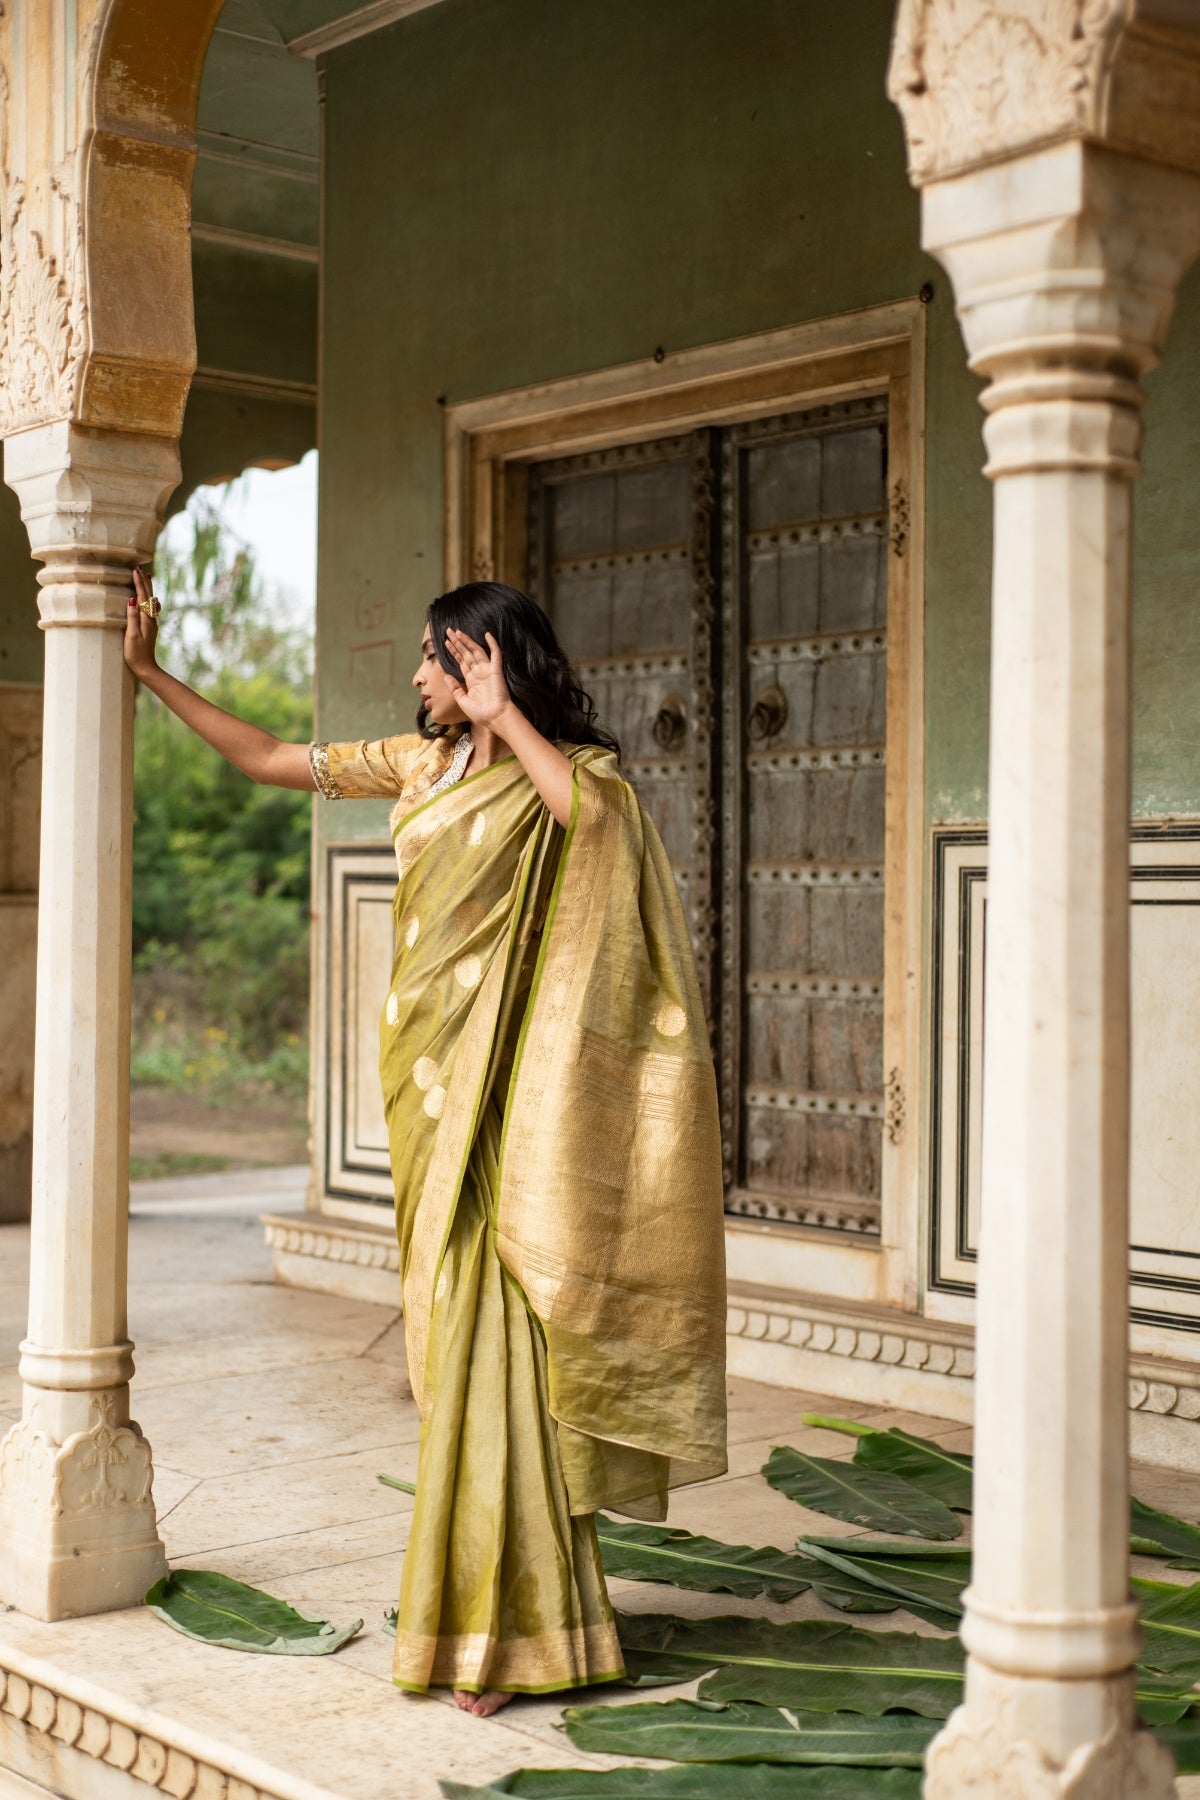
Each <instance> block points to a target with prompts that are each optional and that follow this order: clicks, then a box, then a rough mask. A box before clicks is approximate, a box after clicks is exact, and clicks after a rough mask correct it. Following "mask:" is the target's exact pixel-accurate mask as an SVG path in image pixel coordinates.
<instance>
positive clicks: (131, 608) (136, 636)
mask: <svg viewBox="0 0 1200 1800" xmlns="http://www.w3.org/2000/svg"><path fill="white" fill-rule="evenodd" d="M151 600H154V589H153V587H152V586H151V583H150V577H149V576H148V575H147V574H146V571H145V570H144V569H134V571H133V597H132V598H131V600H130V602H129V605H128V607H127V608H126V616H125V661H126V662H127V663H128V664H129V667H130V668H131V669H132V670H133V672H134V674H135V675H136V676H138V677H139V679H143V680H144V679H145V677H146V675H148V674H149V673H150V671H151V670H152V669H155V668H157V667H158V665H157V663H156V662H155V660H154V645H155V643H156V641H157V638H158V616H157V614H158V602H157V600H154V607H155V611H154V613H145V612H143V611H142V608H141V603H142V601H151Z"/></svg>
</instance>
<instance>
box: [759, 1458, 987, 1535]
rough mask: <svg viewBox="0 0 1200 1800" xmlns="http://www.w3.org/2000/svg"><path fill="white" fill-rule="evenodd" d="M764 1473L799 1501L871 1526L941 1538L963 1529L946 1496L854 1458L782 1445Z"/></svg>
mask: <svg viewBox="0 0 1200 1800" xmlns="http://www.w3.org/2000/svg"><path fill="white" fill-rule="evenodd" d="M762 1472H763V1474H764V1475H765V1476H766V1478H767V1480H768V1482H769V1483H770V1484H771V1486H772V1487H773V1488H775V1489H777V1490H778V1492H779V1493H781V1494H786V1495H787V1496H788V1498H789V1499H790V1500H795V1501H796V1503H797V1504H798V1505H800V1506H806V1507H809V1508H810V1509H811V1510H812V1511H814V1512H823V1513H828V1514H829V1516H830V1517H831V1518H834V1519H845V1520H846V1521H847V1522H848V1523H849V1524H851V1525H864V1526H866V1528H867V1529H868V1530H869V1531H892V1532H899V1533H901V1534H902V1535H904V1536H906V1537H919V1538H934V1539H937V1540H943V1539H947V1538H956V1537H958V1536H959V1534H960V1533H961V1531H962V1526H961V1525H960V1524H959V1522H958V1520H957V1519H956V1518H955V1516H954V1514H953V1513H952V1512H951V1511H950V1509H949V1507H948V1506H944V1505H943V1504H942V1502H941V1501H940V1500H937V1499H935V1498H934V1497H933V1496H932V1495H930V1494H927V1493H923V1492H922V1490H921V1489H920V1488H917V1487H914V1486H913V1484H912V1483H911V1482H909V1481H902V1480H900V1479H899V1478H898V1477H897V1476H895V1475H887V1474H883V1473H881V1472H879V1471H877V1470H874V1469H862V1468H859V1467H857V1466H856V1464H854V1463H852V1462H835V1461H833V1460H831V1459H829V1458H827V1457H823V1456H809V1455H808V1454H807V1452H805V1451H803V1450H796V1449H793V1448H792V1447H791V1445H788V1444H777V1445H776V1447H775V1448H774V1449H773V1450H772V1452H771V1454H770V1456H769V1457H768V1458H767V1461H766V1462H765V1463H764V1465H763V1470H762Z"/></svg>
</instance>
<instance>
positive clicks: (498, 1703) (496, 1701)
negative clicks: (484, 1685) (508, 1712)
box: [469, 1688, 512, 1719]
mask: <svg viewBox="0 0 1200 1800" xmlns="http://www.w3.org/2000/svg"><path fill="white" fill-rule="evenodd" d="M511 1699H512V1695H511V1694H499V1693H497V1692H496V1690H495V1688H489V1689H488V1691H487V1693H486V1694H477V1695H476V1696H475V1704H474V1706H472V1707H471V1708H470V1709H469V1710H470V1711H471V1712H473V1713H474V1714H475V1717H476V1718H477V1719H490V1718H491V1716H492V1714H493V1713H495V1712H499V1711H500V1708H501V1707H502V1706H507V1705H508V1703H509V1701H510V1700H511Z"/></svg>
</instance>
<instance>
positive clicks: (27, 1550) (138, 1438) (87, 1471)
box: [0, 1392, 167, 1620]
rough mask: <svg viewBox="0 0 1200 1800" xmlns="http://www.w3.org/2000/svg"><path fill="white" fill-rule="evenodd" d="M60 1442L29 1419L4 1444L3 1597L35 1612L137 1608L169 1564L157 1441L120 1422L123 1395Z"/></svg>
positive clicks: (94, 1401) (100, 1404) (99, 1398)
mask: <svg viewBox="0 0 1200 1800" xmlns="http://www.w3.org/2000/svg"><path fill="white" fill-rule="evenodd" d="M90 1398H91V1410H92V1413H93V1421H92V1423H91V1424H90V1425H89V1426H88V1428H87V1429H86V1430H83V1431H76V1432H73V1433H72V1434H71V1435H70V1436H69V1437H68V1438H67V1439H66V1440H65V1441H64V1442H63V1443H61V1444H57V1443H56V1442H55V1441H54V1439H53V1438H52V1437H51V1436H50V1435H49V1433H48V1432H46V1431H43V1430H40V1429H39V1428H38V1427H37V1426H36V1425H34V1424H33V1423H32V1422H31V1421H30V1420H29V1419H23V1420H22V1421H21V1422H20V1423H19V1424H17V1425H14V1426H13V1428H12V1430H11V1431H10V1432H9V1433H8V1436H7V1437H6V1438H5V1439H4V1441H3V1442H2V1443H0V1600H3V1601H5V1602H7V1604H8V1605H9V1606H15V1607H16V1608H17V1609H18V1610H19V1611H20V1612H23V1613H27V1614H29V1616H30V1617H31V1618H35V1619H46V1620H54V1619H74V1618H79V1617H81V1616H82V1615H84V1614H86V1613H99V1612H112V1611H115V1610H116V1609H117V1608H119V1607H125V1606H137V1605H138V1604H139V1603H140V1602H141V1600H142V1599H143V1598H144V1596H145V1593H146V1590H147V1588H149V1587H151V1586H152V1585H153V1584H154V1582H156V1581H157V1580H158V1579H159V1577H160V1576H161V1575H165V1574H166V1572H167V1559H166V1553H165V1551H164V1550H163V1546H162V1542H161V1540H160V1538H159V1535H158V1528H157V1524H156V1521H155V1515H154V1500H153V1497H152V1494H151V1480H152V1468H151V1460H150V1446H149V1444H148V1443H147V1442H146V1439H145V1438H144V1437H143V1436H142V1434H141V1431H140V1430H139V1429H138V1427H137V1426H136V1425H135V1424H133V1423H130V1424H119V1423H116V1422H115V1421H116V1418H117V1416H118V1414H119V1410H120V1406H119V1397H118V1395H117V1394H114V1393H104V1392H101V1393H97V1394H95V1395H93V1396H91V1397H90Z"/></svg>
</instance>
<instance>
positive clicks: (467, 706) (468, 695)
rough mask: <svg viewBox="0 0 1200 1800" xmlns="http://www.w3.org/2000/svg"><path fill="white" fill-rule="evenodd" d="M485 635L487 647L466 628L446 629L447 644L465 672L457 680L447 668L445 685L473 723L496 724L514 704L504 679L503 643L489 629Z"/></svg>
mask: <svg viewBox="0 0 1200 1800" xmlns="http://www.w3.org/2000/svg"><path fill="white" fill-rule="evenodd" d="M484 635H485V636H486V638H487V643H488V647H487V649H486V650H483V649H481V648H480V646H479V645H478V644H477V643H476V642H475V639H474V638H469V637H468V636H467V634H466V632H465V631H455V630H453V629H451V630H450V631H448V632H447V633H446V648H447V650H448V651H449V652H450V654H451V656H452V657H453V658H454V660H455V662H456V663H457V664H458V666H459V668H460V669H461V670H462V672H463V679H462V681H455V679H454V677H453V675H451V674H450V673H449V672H447V675H446V685H447V687H448V688H449V689H450V692H451V693H452V694H453V695H454V698H455V700H456V701H457V702H458V704H459V706H461V707H462V710H463V711H464V712H465V713H466V715H467V717H468V719H470V721H471V723H472V724H473V725H490V726H495V725H496V724H497V722H498V721H499V720H500V719H501V718H502V717H503V715H504V714H505V713H506V712H507V711H508V709H509V707H510V706H511V705H512V699H511V696H510V694H509V691H508V683H507V681H505V679H504V659H503V658H502V657H501V655H500V646H499V644H498V643H497V642H496V640H495V638H494V637H493V636H492V634H491V632H490V631H489V632H486V633H485V634H484ZM464 684H465V685H464Z"/></svg>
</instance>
